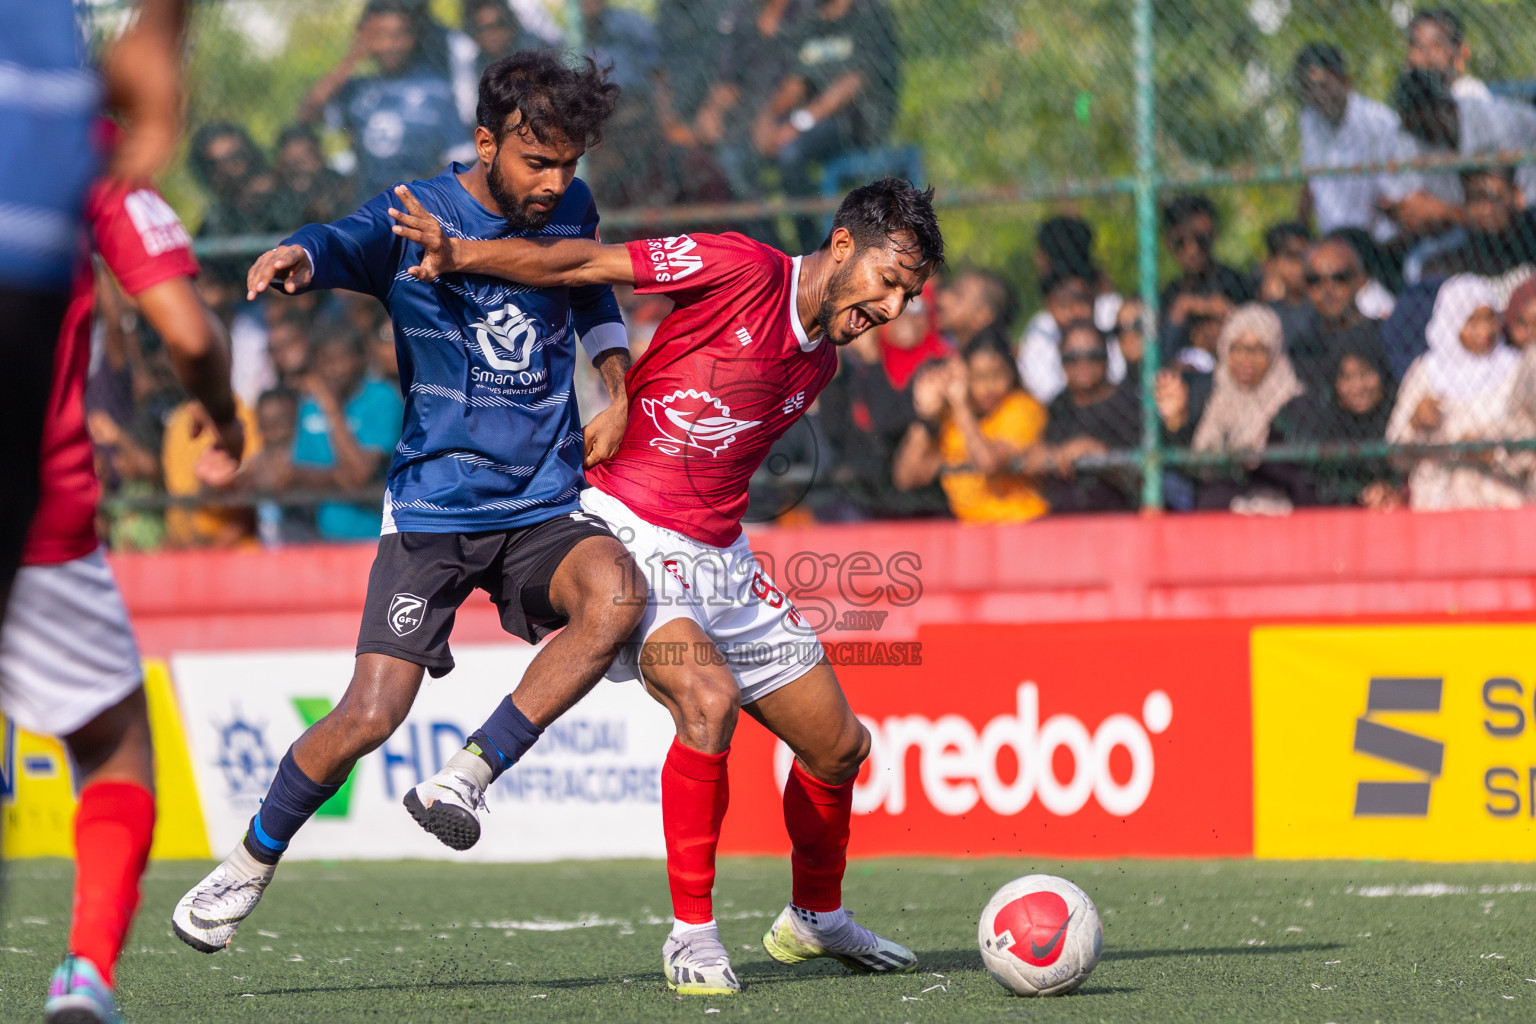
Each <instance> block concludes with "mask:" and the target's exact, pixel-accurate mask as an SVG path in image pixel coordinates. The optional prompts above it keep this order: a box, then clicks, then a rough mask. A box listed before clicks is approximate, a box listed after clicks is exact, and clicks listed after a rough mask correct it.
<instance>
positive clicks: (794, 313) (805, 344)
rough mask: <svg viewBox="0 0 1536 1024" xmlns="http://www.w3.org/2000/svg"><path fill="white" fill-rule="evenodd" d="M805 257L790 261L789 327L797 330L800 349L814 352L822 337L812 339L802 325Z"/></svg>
mask: <svg viewBox="0 0 1536 1024" xmlns="http://www.w3.org/2000/svg"><path fill="white" fill-rule="evenodd" d="M802 258H803V257H800V256H796V257H795V258H794V259H792V260H790V261H789V263H790V265H789V327H790V329H791V330H792V331H794V332H795V340H796V341H798V342H799V343H800V351H802V352H814V351H816V346H817V345H820V344H821V339H820V338H817V339H816V340H815V341H812V340H811V339H810V338H808V337H806V335H805V328H804V327H802V326H800V260H801V259H802Z"/></svg>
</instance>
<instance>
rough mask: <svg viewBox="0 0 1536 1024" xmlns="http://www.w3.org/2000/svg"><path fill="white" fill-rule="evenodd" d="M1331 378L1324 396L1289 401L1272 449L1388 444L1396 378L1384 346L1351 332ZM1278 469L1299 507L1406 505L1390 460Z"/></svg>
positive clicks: (1335, 357)
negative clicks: (1289, 483) (1290, 483)
mask: <svg viewBox="0 0 1536 1024" xmlns="http://www.w3.org/2000/svg"><path fill="white" fill-rule="evenodd" d="M1326 379H1327V380H1328V382H1329V385H1330V386H1329V387H1328V388H1327V389H1326V390H1325V391H1322V392H1320V393H1318V394H1307V395H1301V396H1299V397H1297V398H1293V399H1291V400H1290V401H1289V402H1287V403H1286V405H1285V408H1283V409H1281V410H1280V412H1279V413H1278V414H1277V415H1276V416H1275V419H1274V422H1273V423H1271V424H1270V427H1269V442H1270V444H1308V443H1313V444H1329V443H1338V442H1362V443H1365V442H1371V441H1384V440H1386V436H1387V420H1388V418H1389V417H1390V416H1391V415H1392V408H1393V404H1394V403H1395V401H1396V399H1397V381H1396V380H1395V379H1393V377H1392V368H1391V367H1390V366H1389V365H1388V363H1387V357H1386V354H1385V353H1384V352H1383V351H1382V348H1381V346H1380V345H1377V344H1376V343H1375V342H1374V341H1372V340H1371V339H1370V338H1369V337H1366V336H1363V335H1360V334H1353V335H1345V336H1344V337H1342V338H1341V339H1340V340H1339V341H1338V343H1337V344H1336V345H1335V347H1334V351H1333V354H1332V357H1331V359H1330V361H1329V364H1328V375H1327V378H1326ZM1272 469H1273V471H1274V472H1275V473H1276V474H1278V475H1286V474H1289V475H1290V476H1291V477H1292V479H1293V480H1294V481H1295V482H1294V485H1293V486H1292V487H1290V488H1289V489H1288V490H1289V493H1290V498H1291V501H1292V503H1293V504H1296V505H1364V506H1365V507H1366V508H1373V509H1391V508H1400V507H1402V505H1403V502H1404V496H1403V489H1402V484H1403V480H1402V474H1401V473H1400V472H1398V471H1397V470H1396V469H1395V468H1394V467H1393V466H1392V464H1391V462H1390V461H1388V460H1387V459H1384V458H1379V459H1354V460H1348V461H1327V462H1319V463H1317V464H1315V465H1310V466H1308V465H1303V464H1301V463H1293V464H1290V465H1280V464H1274V465H1273V466H1272Z"/></svg>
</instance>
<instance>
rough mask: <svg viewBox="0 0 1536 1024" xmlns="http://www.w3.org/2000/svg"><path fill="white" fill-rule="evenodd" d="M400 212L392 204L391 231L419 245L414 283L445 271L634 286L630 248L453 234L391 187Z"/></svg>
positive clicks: (552, 283)
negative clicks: (448, 232) (484, 239)
mask: <svg viewBox="0 0 1536 1024" xmlns="http://www.w3.org/2000/svg"><path fill="white" fill-rule="evenodd" d="M395 195H396V196H397V197H399V199H400V201H401V203H402V204H404V206H405V209H404V210H397V209H394V208H393V207H391V208H390V211H389V215H390V216H391V217H393V218H394V219H395V234H397V235H399V236H401V237H402V238H405V239H408V240H409V241H412V242H415V243H416V244H417V245H419V246H421V247H422V250H423V252H422V254H421V263H420V264H418V265H417V266H414V267H411V268H410V274H411V276H412V277H414V278H416V279H417V280H418V281H434V280H436V279H437V278H438V277H440V276H442V275H443V274H485V275H487V276H489V277H501V278H505V279H507V280H508V281H516V282H517V283H518V284H526V285H532V286H533V287H535V288H554V287H559V286H561V285H564V286H566V287H570V288H576V287H579V286H581V285H587V284H634V283H635V271H634V267H633V266H632V265H631V264H630V262H629V250H628V249H627V248H625V247H624V246H622V245H604V244H603V243H601V242H595V241H593V240H592V239H590V238H556V239H545V238H500V239H495V240H492V241H476V240H472V239H466V238H452V237H450V236H449V235H448V234H447V233H445V232H444V231H443V226H442V224H440V223H438V220H437V218H436V217H434V216H432V214H430V213H428V212H427V210H426V209H425V208H424V207H423V206H422V205H421V204H420V203H419V202H417V201H416V197H415V196H413V195H411V190H410V189H408V188H406V187H405V186H404V185H396V186H395Z"/></svg>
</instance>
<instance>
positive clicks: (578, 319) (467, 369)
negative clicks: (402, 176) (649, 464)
mask: <svg viewBox="0 0 1536 1024" xmlns="http://www.w3.org/2000/svg"><path fill="white" fill-rule="evenodd" d="M617 97H618V87H617V86H616V85H613V84H612V83H611V82H609V81H608V78H607V74H606V72H604V71H601V70H599V69H598V68H597V67H596V66H595V65H594V64H593V63H592V62H591V61H590V60H587V61H583V62H582V63H580V64H578V65H572V64H570V63H568V62H567V61H566V60H565V59H563V58H561V57H560V56H557V55H555V54H553V53H551V52H550V51H547V50H540V51H531V50H525V51H521V52H519V53H516V54H513V55H512V56H510V57H506V58H503V59H502V60H499V61H497V62H496V63H494V64H492V65H491V66H490V67H489V68H487V69H486V71H485V74H484V75H483V76H482V78H481V80H480V102H479V108H478V113H477V120H478V121H479V126H478V127H477V128H476V129H475V148H476V152H477V155H478V158H479V159H478V161H477V163H476V164H475V166H473V167H468V168H466V167H464V166H463V165H461V164H454V165H453V166H451V167H450V168H449V169H448V170H447V171H445V172H443V173H442V174H440V175H439V176H437V177H436V178H433V179H431V180H429V181H417V182H412V183H411V185H410V188H411V191H412V192H413V193H414V194H415V195H416V196H417V197H418V198H419V199H420V200H421V202H422V203H423V205H425V206H426V207H427V209H429V210H431V211H432V213H433V215H434V216H436V217H437V218H438V219H439V220H440V221H442V223H443V225H444V228H445V229H446V230H448V231H451V232H453V233H454V234H455V235H458V236H460V237H465V238H480V239H495V238H512V237H548V238H570V237H585V238H594V237H596V232H597V211H596V209H595V207H594V206H593V203H592V194H591V192H590V191H589V190H588V189H587V186H586V185H585V184H584V183H583V182H581V181H579V180H577V179H576V178H575V172H576V162H577V160H578V159H579V158H580V157H581V155H582V154H583V153H584V152H585V151H586V150H587V148H588V147H589V146H591V145H595V144H596V143H597V142H598V141H599V138H600V130H601V127H602V123H603V121H604V120H605V119H606V118H607V117H608V116H609V115H610V114H612V112H613V109H614V105H615V103H616V101H617ZM393 201H394V200H393V199H392V195H391V193H390V192H385V193H384V194H382V195H380V196H378V197H377V198H375V199H373V200H372V201H370V202H369V203H368V204H367V205H365V206H364V207H363V208H362V209H361V210H359V211H358V212H356V213H354V214H353V215H352V216H350V217H347V218H345V219H343V220H340V221H337V222H336V223H334V224H330V225H317V224H311V225H309V226H308V227H305V228H303V229H301V230H299V231H298V232H296V233H295V234H294V235H293V236H292V237H290V238H289V239H287V240H286V241H285V242H284V244H282V245H280V246H279V247H277V248H276V249H273V250H272V251H270V252H268V253H266V254H264V255H263V256H262V257H261V258H260V259H259V260H257V261H256V263H255V265H253V266H252V267H251V270H250V273H249V275H248V278H247V283H248V285H249V288H250V294H251V297H252V298H254V297H255V296H256V295H257V294H259V293H261V292H263V291H265V290H266V289H267V288H268V287H269V286H278V287H279V288H280V290H282V291H286V292H289V293H292V292H297V291H300V290H302V289H306V288H348V289H351V290H353V291H359V292H366V293H368V294H370V295H373V296H375V297H376V298H378V299H379V300H380V301H381V302H383V303H384V304H385V305H386V306H388V307H389V311H390V315H391V316H392V317H393V319H394V325H395V344H396V348H397V351H398V354H399V361H400V386H401V389H402V391H403V392H404V396H405V402H406V406H405V423H404V431H403V434H402V436H401V439H400V443H399V446H398V447H397V449H396V451H395V455H394V460H393V462H392V463H391V465H390V469H389V477H388V482H387V486H388V490H387V492H386V494H385V497H384V531H383V532H384V535H383V536H382V537H381V538H380V540H379V551H378V555H377V557H376V558H375V560H374V563H373V570H372V572H371V573H370V574H369V577H368V597H367V602H366V604H365V607H364V611H363V623H362V627H361V629H360V631H359V637H358V644H357V662H356V667H355V669H354V671H353V675H352V682H351V685H350V686H349V687H348V689H347V692H346V694H345V695H344V696H343V697H342V699H341V701H340V703H339V704H338V705H337V707H336V709H335V710H334V711H332V712H331V713H330V714H329V715H327V716H325V718H323V719H321V720H320V721H319V722H316V723H315V724H314V725H312V726H311V727H310V728H309V730H308V731H306V732H305V733H304V735H303V736H301V737H299V739H298V740H297V741H296V742H295V743H294V744H293V746H292V747H290V748H289V749H288V752H287V753H286V754H285V755H284V757H283V759H282V762H281V764H280V765H279V767H278V770H277V777H276V778H275V779H274V780H273V782H272V786H271V788H270V789H269V790H268V791H267V796H266V799H265V800H264V801H263V802H262V804H261V807H260V810H258V811H257V813H256V815H255V816H254V817H253V818H252V819H251V822H250V825H249V826H248V827H247V829H246V834H245V837H244V838H243V839H242V840H241V842H240V844H239V845H238V846H237V847H236V848H235V850H234V852H233V853H231V854H230V855H229V857H228V858H227V859H226V860H225V861H224V862H223V863H222V864H220V865H219V866H218V867H217V868H215V869H214V870H213V872H212V873H211V874H209V875H208V877H207V878H205V879H203V880H202V881H201V882H199V883H198V884H197V885H196V886H194V887H193V888H192V890H191V891H190V892H188V893H187V894H186V895H185V896H184V897H182V899H181V902H180V903H178V904H177V905H176V909H175V912H174V914H173V915H172V922H173V925H174V927H175V930H176V934H177V935H178V936H180V937H181V939H182V940H183V941H184V942H186V943H187V944H188V945H190V946H192V947H193V948H194V949H198V950H201V951H203V952H206V953H212V952H216V951H218V950H220V949H223V948H225V947H226V946H228V945H229V944H230V942H231V941H232V940H233V938H234V935H235V931H236V929H237V928H238V927H239V925H240V923H241V922H242V921H243V920H245V918H246V917H247V916H248V915H249V914H250V913H251V911H252V910H253V909H255V906H256V904H257V902H258V901H259V900H260V899H261V895H262V892H263V891H264V890H265V888H266V886H267V884H268V883H269V882H270V881H271V880H272V877H273V873H274V872H275V870H276V868H277V863H278V861H279V859H280V858H281V857H282V855H283V851H284V850H285V849H286V848H287V846H288V842H289V840H290V839H291V838H292V837H293V835H294V834H295V833H296V832H297V831H298V830H299V828H300V826H302V825H303V824H304V822H305V821H307V820H308V819H309V817H310V816H311V815H313V814H314V813H315V811H317V810H318V809H319V808H320V805H321V804H323V803H324V802H325V801H326V800H328V799H329V798H330V797H331V795H332V794H334V793H335V792H336V791H337V790H338V789H339V788H340V786H341V784H342V783H343V782H345V781H346V779H347V776H348V773H350V772H351V770H352V766H353V765H354V764H355V763H356V762H357V760H358V758H360V757H362V756H363V755H364V754H367V753H369V752H370V751H372V750H374V749H376V748H377V747H378V746H379V745H380V744H382V743H383V742H384V741H385V740H386V739H388V738H389V736H390V734H391V733H393V732H394V731H395V729H396V728H397V727H398V726H399V725H400V723H401V722H402V721H404V719H405V716H406V713H407V712H408V711H409V710H410V708H411V704H412V702H413V701H414V700H415V698H416V692H417V690H418V688H419V687H420V686H421V681H422V675H423V673H424V672H431V673H432V675H433V676H434V677H436V676H441V675H443V674H444V673H446V672H448V671H450V670H451V669H452V668H453V657H452V655H451V653H450V652H449V649H448V636H449V632H450V631H451V629H452V627H453V619H454V614H455V612H456V611H457V609H458V607H459V605H460V604H462V603H463V602H464V601H465V599H467V598H468V597H469V595H470V594H471V593H472V592H473V591H474V590H475V589H476V588H479V589H481V590H484V591H486V592H487V593H488V594H489V595H490V597H491V600H492V601H493V602H495V604H496V606H497V608H498V609H499V611H500V613H501V622H502V626H503V628H505V629H506V630H507V631H508V632H509V633H513V634H515V635H517V636H521V637H523V638H524V639H526V640H529V641H530V642H537V641H539V640H541V639H542V638H543V637H544V636H545V635H547V634H548V633H550V632H551V631H553V630H555V629H558V628H560V627H561V626H566V628H565V629H564V630H563V631H562V632H560V634H559V635H558V636H556V637H555V638H554V639H552V640H550V641H549V643H548V644H547V645H545V646H544V648H543V649H542V650H541V651H540V652H539V654H538V656H537V657H536V658H534V660H533V662H532V663H531V664H530V665H529V666H528V670H527V671H526V673H525V674H524V675H523V678H522V680H521V682H519V684H518V686H517V689H516V690H515V691H514V692H513V693H512V695H511V696H510V697H508V698H507V699H505V700H503V701H502V703H501V706H500V707H499V708H498V709H497V711H496V713H495V715H493V716H492V719H491V720H489V721H487V722H486V724H485V726H484V727H483V728H482V729H481V730H478V731H477V732H475V733H474V734H473V735H472V736H471V737H470V742H469V743H468V744H467V746H466V749H465V750H461V751H459V752H458V753H457V754H455V755H454V756H455V757H456V758H463V757H480V758H483V759H484V760H485V761H486V762H488V763H489V764H490V765H491V766H492V767H493V769H494V770H496V771H498V772H500V771H502V770H504V769H505V768H507V767H509V766H510V765H511V764H513V763H515V762H516V761H517V760H518V758H520V757H521V756H522V755H523V753H524V752H525V751H526V750H527V749H528V748H529V747H530V746H532V745H533V743H534V741H535V740H537V739H538V737H539V734H540V733H541V732H542V731H543V728H544V727H545V726H546V725H548V724H549V723H550V722H552V721H554V720H555V719H556V718H558V717H559V716H560V715H561V714H562V713H563V712H565V711H566V710H567V709H568V708H570V707H571V706H572V705H574V704H575V703H576V702H577V701H578V700H580V699H581V697H582V696H583V695H585V694H586V692H587V691H588V690H590V689H591V688H592V686H593V684H594V683H596V682H597V680H598V679H599V678H600V677H601V676H602V674H603V671H604V670H605V669H606V668H607V667H608V666H609V664H611V663H612V661H613V659H614V657H615V655H617V653H618V651H619V647H620V645H621V644H622V643H623V641H624V640H625V639H626V638H627V637H628V636H629V634H630V633H631V632H632V631H633V630H634V628H635V626H636V625H637V624H638V622H639V620H640V615H641V613H642V612H643V611H644V608H645V600H646V595H647V591H646V585H645V580H644V577H643V576H642V575H641V574H640V572H639V570H638V569H636V567H635V564H634V562H633V561H632V560H631V559H630V557H629V555H628V553H627V552H626V551H625V550H624V547H623V545H621V544H620V543H619V542H618V541H617V540H616V539H615V538H614V537H613V535H612V534H610V533H609V532H608V529H607V528H606V526H605V525H604V524H603V523H602V522H601V521H599V520H598V519H597V518H596V517H594V516H591V515H590V514H587V513H584V512H582V511H581V505H580V503H579V502H578V500H577V495H578V493H579V491H580V489H581V487H582V486H583V477H582V467H583V456H584V455H585V460H586V461H587V462H588V463H591V462H596V461H599V460H601V459H602V458H605V457H607V456H608V455H609V454H611V453H612V451H613V449H614V448H616V447H617V445H618V441H619V438H620V436H621V434H622V431H623V427H624V421H625V419H626V417H627V414H628V402H627V397H626V394H625V391H624V372H625V371H626V370H627V369H628V367H629V350H628V347H627V345H626V340H625V333H624V327H623V322H622V320H621V319H620V316H619V308H618V304H617V302H616V301H615V300H614V297H613V293H612V291H611V290H610V289H609V288H607V287H606V286H599V287H591V288H571V289H566V288H525V287H521V286H518V285H516V284H512V283H510V282H507V281H503V280H497V279H495V278H489V277H479V276H475V275H467V274H466V275H446V276H445V277H443V278H442V279H440V280H438V281H435V282H432V283H424V282H420V281H417V280H415V279H414V278H412V277H411V275H410V274H409V273H407V272H406V271H407V268H409V267H411V266H414V265H415V264H416V263H419V262H420V260H421V250H420V247H419V246H417V245H415V244H414V243H410V242H407V241H406V240H404V239H402V238H400V237H399V236H398V235H397V234H396V233H395V226H394V221H393V220H392V218H391V217H390V208H391V204H392V202H393ZM573 334H578V335H580V337H581V342H582V344H583V346H584V347H585V348H586V349H587V351H588V352H589V353H590V354H591V355H592V357H593V361H594V363H595V364H596V365H597V366H598V368H599V370H600V371H601V373H602V375H603V379H604V381H605V382H606V383H607V386H608V390H609V394H610V396H611V397H612V400H613V405H612V406H611V407H610V408H609V409H608V410H606V411H605V412H604V413H603V414H601V415H600V416H598V417H597V418H596V419H594V421H593V422H592V424H590V425H589V426H588V430H587V433H586V439H585V449H584V448H583V434H582V429H581V420H580V418H579V415H578V412H577V408H576V399H575V396H574V394H573V393H572V390H571V377H572V372H573V370H574V369H575V355H574V352H575V348H574V339H573ZM567 624H568V625H567ZM421 789H422V787H417V788H416V789H413V790H412V791H411V794H410V797H409V798H408V799H407V806H408V807H410V809H411V811H412V813H413V814H415V815H416V817H417V820H418V821H420V822H421V824H422V825H423V826H424V827H426V828H427V829H428V830H430V831H433V832H434V833H435V834H437V835H438V837H439V838H440V839H442V840H443V841H444V842H446V843H448V844H449V845H450V846H455V847H458V848H460V849H463V848H467V847H468V846H470V845H471V844H473V843H474V841H475V839H477V838H479V828H478V825H477V824H474V825H473V832H474V834H473V835H468V834H465V835H462V836H461V835H459V834H458V833H459V832H460V831H462V830H464V829H465V828H466V824H465V823H466V822H469V823H471V824H473V822H474V821H475V817H474V815H473V814H472V813H469V812H468V809H467V808H466V806H465V802H466V801H473V800H477V799H478V791H473V792H468V791H467V792H466V793H462V794H461V793H456V792H454V791H452V790H451V789H449V788H447V787H436V788H435V789H434V791H432V792H428V793H426V794H424V795H423V794H422V793H421Z"/></svg>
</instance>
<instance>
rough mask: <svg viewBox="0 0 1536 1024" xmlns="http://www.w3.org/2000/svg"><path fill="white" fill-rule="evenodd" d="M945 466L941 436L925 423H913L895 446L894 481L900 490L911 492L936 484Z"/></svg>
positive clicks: (892, 474) (892, 476)
mask: <svg viewBox="0 0 1536 1024" xmlns="http://www.w3.org/2000/svg"><path fill="white" fill-rule="evenodd" d="M943 466H944V456H943V454H941V453H940V451H939V439H938V438H937V437H935V436H934V435H933V434H932V433H930V432H929V430H928V427H926V426H925V425H924V424H923V423H921V422H918V423H913V424H912V425H911V426H910V427H908V428H907V433H906V436H905V437H903V438H902V439H901V447H900V448H897V449H896V458H895V460H894V462H893V463H892V466H891V481H892V483H894V484H895V485H896V489H897V490H898V491H911V490H915V489H917V488H919V487H926V486H927V485H929V484H931V483H933V481H934V478H935V477H937V476H938V475H939V470H940V469H942V468H943Z"/></svg>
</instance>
